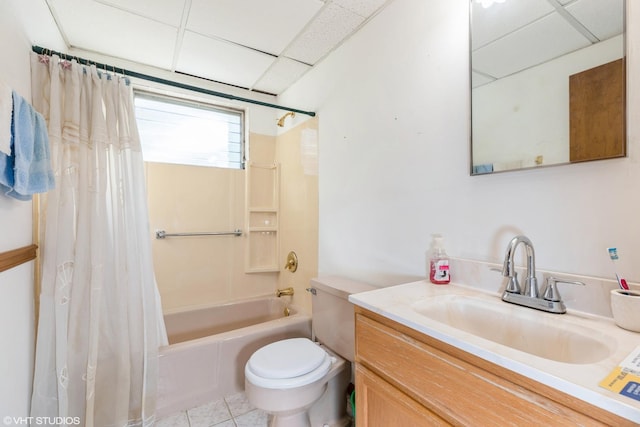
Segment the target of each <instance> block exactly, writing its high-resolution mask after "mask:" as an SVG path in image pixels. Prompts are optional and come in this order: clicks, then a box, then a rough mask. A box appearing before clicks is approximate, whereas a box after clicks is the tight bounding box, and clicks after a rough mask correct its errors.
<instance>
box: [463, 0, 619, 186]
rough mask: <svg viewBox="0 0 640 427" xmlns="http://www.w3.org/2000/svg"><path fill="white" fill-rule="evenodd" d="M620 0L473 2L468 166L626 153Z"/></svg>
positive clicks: (494, 167) (491, 167) (487, 168)
mask: <svg viewBox="0 0 640 427" xmlns="http://www.w3.org/2000/svg"><path fill="white" fill-rule="evenodd" d="M624 15H625V0H500V1H491V0H471V42H470V43H471V86H472V88H471V123H472V126H471V128H472V131H471V174H472V175H477V174H484V173H492V172H501V171H508V170H517V169H523V168H536V167H541V166H548V165H558V164H567V163H574V162H582V161H589V160H600V159H609V158H614V157H623V156H625V155H626V145H627V143H626V123H625V121H626V120H625V119H626V100H625V98H626V88H625V81H626V77H625V75H626V72H625V70H626V67H625V60H624V56H625V47H624V22H625V19H624Z"/></svg>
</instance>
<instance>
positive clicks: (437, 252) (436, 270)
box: [429, 234, 451, 285]
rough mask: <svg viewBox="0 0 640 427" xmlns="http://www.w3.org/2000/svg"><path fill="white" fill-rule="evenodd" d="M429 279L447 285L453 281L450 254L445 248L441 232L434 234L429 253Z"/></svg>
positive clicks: (437, 283)
mask: <svg viewBox="0 0 640 427" xmlns="http://www.w3.org/2000/svg"><path fill="white" fill-rule="evenodd" d="M429 280H430V281H431V283H434V284H436V285H446V284H448V283H449V282H450V281H451V276H450V273H449V256H448V255H447V253H446V252H445V250H444V244H443V242H442V236H441V235H440V234H433V235H432V240H431V251H430V254H429Z"/></svg>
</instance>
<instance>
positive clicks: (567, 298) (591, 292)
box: [451, 257, 640, 317]
mask: <svg viewBox="0 0 640 427" xmlns="http://www.w3.org/2000/svg"><path fill="white" fill-rule="evenodd" d="M516 270H517V271H518V277H519V278H520V282H522V278H524V277H525V270H526V269H525V268H524V267H516ZM501 271H502V264H497V263H491V262H484V261H475V260H469V259H462V258H453V257H452V258H451V277H452V282H453V283H456V284H461V285H466V286H471V287H474V288H478V289H480V290H482V291H484V292H489V293H495V294H496V295H501V294H502V292H503V291H504V288H505V285H506V279H505V278H504V277H502V273H501ZM548 276H554V277H556V278H557V279H564V280H568V281H579V282H583V283H584V284H585V286H577V285H569V284H564V283H559V284H558V289H559V291H560V295H561V296H562V300H563V301H564V302H565V304H566V306H567V309H568V310H569V311H571V310H575V311H581V312H585V313H589V314H593V315H596V316H605V317H612V314H611V307H610V291H611V290H612V289H616V288H618V284H617V282H616V280H615V279H609V278H602V277H590V276H581V275H578V274H571V273H563V272H555V271H548V270H542V269H536V277H537V278H538V287H539V288H540V291H542V290H544V286H545V284H546V283H545V281H546V277H548ZM612 276H613V272H612ZM629 285H630V287H631V288H632V289H640V287H639V286H638V285H637V284H633V283H630V284H629Z"/></svg>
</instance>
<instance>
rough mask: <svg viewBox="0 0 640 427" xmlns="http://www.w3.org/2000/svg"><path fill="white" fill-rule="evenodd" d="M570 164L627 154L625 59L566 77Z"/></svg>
mask: <svg viewBox="0 0 640 427" xmlns="http://www.w3.org/2000/svg"><path fill="white" fill-rule="evenodd" d="M569 91H570V108H569V111H570V113H569V115H570V119H569V120H570V142H569V156H570V161H571V162H582V161H586V160H596V159H598V160H599V159H610V158H613V157H620V156H624V155H626V125H625V123H626V120H625V93H626V90H625V66H624V59H619V60H617V61H613V62H609V63H607V64H604V65H600V66H598V67H594V68H591V69H589V70H586V71H583V72H580V73H577V74H573V75H571V76H570V77H569Z"/></svg>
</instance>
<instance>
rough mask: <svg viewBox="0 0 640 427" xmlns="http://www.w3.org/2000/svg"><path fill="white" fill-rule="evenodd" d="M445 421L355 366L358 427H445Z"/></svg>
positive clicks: (364, 369) (372, 374)
mask: <svg viewBox="0 0 640 427" xmlns="http://www.w3.org/2000/svg"><path fill="white" fill-rule="evenodd" d="M446 425H449V424H447V423H446V422H445V421H444V420H442V418H440V417H438V416H437V415H436V414H434V413H433V412H431V411H429V410H428V409H426V408H425V407H424V406H422V405H420V404H419V403H417V402H416V401H414V400H413V399H411V398H410V397H409V396H407V395H406V394H404V393H402V392H401V391H399V390H398V389H396V388H394V387H393V386H391V385H390V384H389V383H387V382H386V381H385V380H383V379H382V378H380V377H378V376H377V375H375V374H374V373H372V372H371V371H369V370H367V369H366V368H364V367H362V366H360V365H356V427H396V426H397V427H408V426H411V427H416V426H446Z"/></svg>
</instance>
